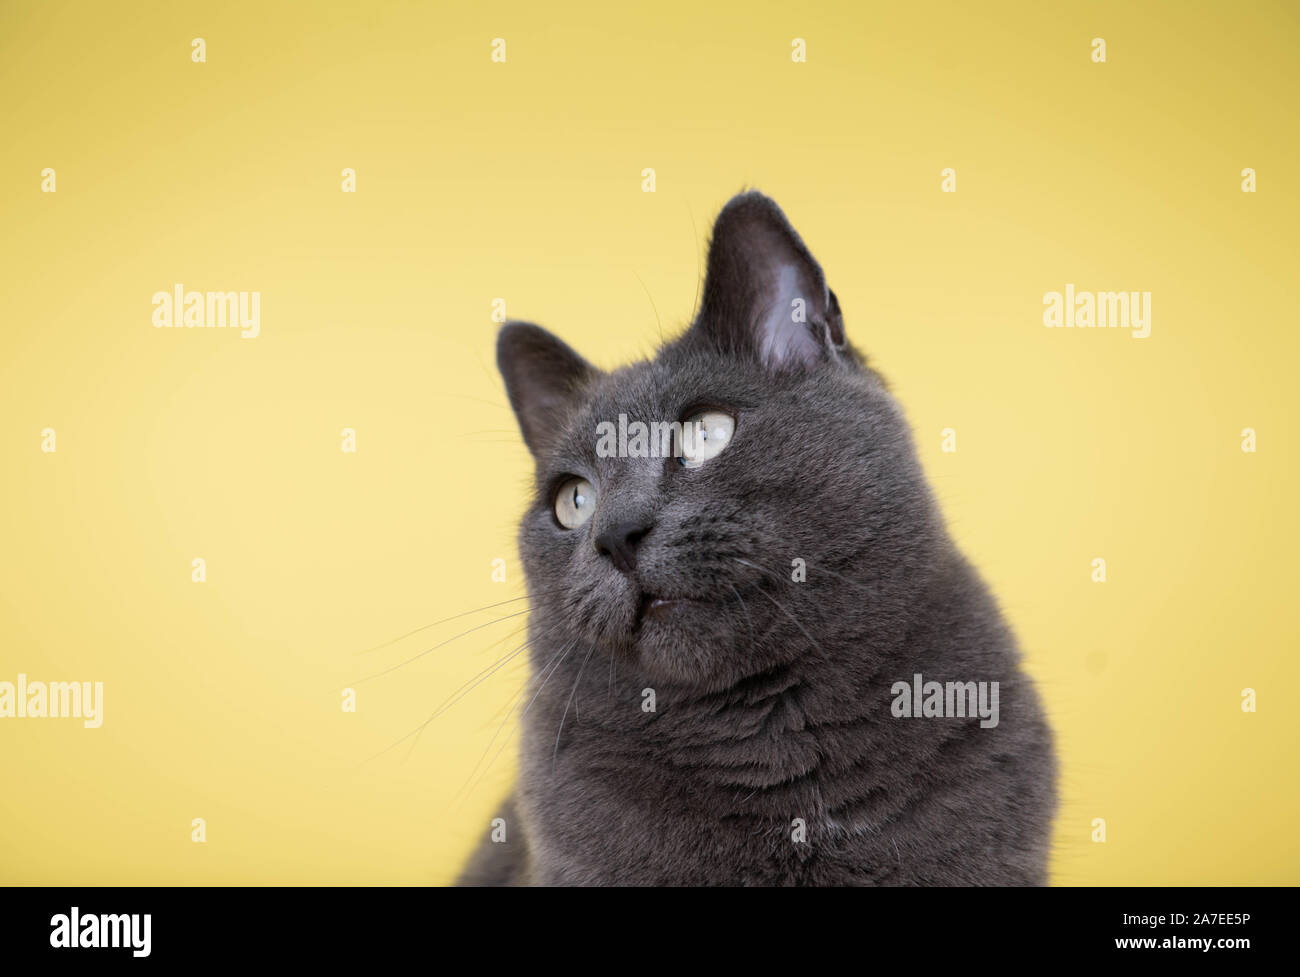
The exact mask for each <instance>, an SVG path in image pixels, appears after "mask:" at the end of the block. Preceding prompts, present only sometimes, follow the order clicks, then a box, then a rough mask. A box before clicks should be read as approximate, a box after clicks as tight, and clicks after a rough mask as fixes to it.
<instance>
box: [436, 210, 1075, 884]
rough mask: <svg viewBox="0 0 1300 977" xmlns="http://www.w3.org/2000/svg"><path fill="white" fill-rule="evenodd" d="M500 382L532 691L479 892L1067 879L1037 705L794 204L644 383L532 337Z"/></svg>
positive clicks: (729, 258) (732, 264)
mask: <svg viewBox="0 0 1300 977" xmlns="http://www.w3.org/2000/svg"><path fill="white" fill-rule="evenodd" d="M497 357H498V363H499V365H500V369H501V372H502V374H503V375H504V377H505V383H506V389H507V392H508V394H509V397H510V403H511V406H512V407H513V408H514V411H515V414H516V415H517V417H518V420H519V426H520V428H521V429H522V432H523V437H524V441H525V442H526V443H527V445H528V448H529V450H530V451H531V452H532V454H533V458H534V460H535V462H536V483H535V487H536V490H535V492H534V494H533V497H532V499H531V502H530V505H529V508H528V511H527V512H526V513H525V515H524V517H523V522H522V525H521V527H520V533H519V546H520V551H521V553H522V557H523V562H524V567H525V570H526V573H527V578H528V585H529V591H530V595H531V598H532V612H531V617H530V638H531V642H532V644H531V649H530V654H531V656H532V665H533V679H532V685H531V686H530V688H529V689H528V691H527V694H526V695H525V696H524V698H523V700H522V704H521V706H520V711H521V712H523V715H524V719H523V723H522V730H523V732H522V746H521V754H520V772H519V779H518V783H517V785H516V788H515V791H514V793H513V796H512V797H511V798H509V799H508V800H507V801H506V802H505V805H504V807H503V809H502V810H501V811H500V812H499V814H498V817H501V818H503V819H504V820H505V840H504V841H499V840H498V841H494V840H492V839H491V838H486V839H485V840H484V841H483V843H482V845H481V846H480V847H479V849H478V850H477V851H476V852H475V854H474V855H473V856H472V857H471V859H470V861H469V863H468V865H467V866H466V868H465V870H464V872H463V875H462V876H461V879H460V882H461V883H462V884H468V885H501V884H540V885H556V884H558V885H571V884H572V885H1041V884H1044V883H1045V882H1046V881H1047V857H1048V848H1049V844H1050V837H1049V835H1050V828H1051V819H1052V815H1053V812H1054V809H1055V806H1056V795H1055V759H1054V756H1053V751H1052V743H1051V732H1050V730H1049V729H1048V726H1047V724H1046V722H1045V720H1044V717H1043V713H1042V709H1041V707H1040V705H1039V700H1038V696H1037V694H1036V693H1035V691H1034V689H1033V687H1032V686H1031V684H1030V682H1029V680H1028V679H1027V678H1026V677H1025V675H1024V674H1023V673H1022V672H1021V671H1020V669H1019V667H1018V664H1017V662H1018V653H1017V650H1016V643H1015V639H1014V637H1013V636H1012V634H1011V632H1010V630H1009V629H1008V627H1007V624H1006V622H1005V621H1004V620H1003V619H1002V616H1001V614H1000V613H999V611H998V608H997V605H996V603H995V602H994V600H993V598H992V597H991V596H990V594H989V592H988V591H987V589H986V588H985V586H984V585H983V583H982V582H981V581H980V579H979V578H978V576H977V575H976V573H975V572H974V570H972V568H971V567H970V565H969V564H968V563H967V562H966V560H965V559H964V558H963V557H962V556H961V554H960V553H958V552H957V550H956V548H955V547H954V545H953V543H952V541H951V540H950V539H949V538H948V535H947V532H946V531H945V528H944V525H943V522H942V520H941V518H940V515H939V512H938V509H937V507H936V505H935V502H934V499H933V497H932V496H931V494H930V491H929V488H928V486H927V485H926V483H925V480H924V478H923V476H922V472H921V467H920V465H919V463H918V461H917V457H916V452H915V449H914V448H913V445H912V441H911V437H910V434H909V431H908V426H907V423H906V421H905V420H904V417H903V412H902V410H901V409H900V407H899V405H898V403H897V402H896V401H895V400H894V398H893V397H892V396H891V395H890V393H889V390H888V388H887V387H886V384H885V382H884V381H883V380H882V379H881V377H880V376H879V375H878V374H877V373H876V372H875V371H874V370H873V369H872V368H871V366H869V365H868V364H867V362H866V359H865V358H864V357H863V356H862V355H861V354H860V353H858V352H857V351H856V350H855V349H854V348H853V347H852V346H851V345H850V344H849V343H848V342H847V340H846V337H845V333H844V325H843V321H842V318H841V315H840V308H839V302H838V300H837V299H836V297H835V293H834V292H832V291H830V290H829V289H828V288H827V286H826V282H825V279H824V277H823V275H822V270H821V268H820V266H819V265H818V264H817V262H816V261H815V260H814V259H813V257H812V255H811V254H810V253H809V252H808V249H807V248H806V247H805V246H804V244H803V241H802V240H801V239H800V237H799V235H798V234H797V233H796V232H795V231H794V229H793V228H792V227H791V226H790V224H789V223H788V222H787V221H786V218H785V215H784V214H783V213H782V212H781V210H780V208H779V207H777V206H776V204H775V203H774V202H773V201H771V200H769V199H768V198H767V197H765V196H763V195H762V194H759V193H756V192H751V193H745V194H741V195H739V196H737V197H735V198H733V199H732V200H731V201H730V202H729V203H728V204H727V205H726V207H724V208H723V210H722V212H721V214H719V216H718V219H717V221H716V223H715V224H714V228H713V239H712V243H711V244H710V247H709V257H708V269H707V273H706V276H705V285H704V295H703V301H702V303H701V306H700V310H699V314H698V316H697V317H696V319H695V321H694V323H693V324H692V325H691V327H690V328H689V329H688V330H687V331H686V332H685V333H684V334H683V335H682V336H681V337H679V338H678V339H676V340H674V341H672V342H670V343H667V344H666V345H665V346H663V348H662V349H661V350H660V351H659V353H658V355H657V356H656V357H655V358H654V359H653V360H650V361H648V362H641V363H637V364H634V365H632V366H629V367H625V368H623V369H621V370H617V371H614V372H611V373H604V372H601V371H600V370H597V369H595V368H594V367H592V366H591V365H589V364H588V363H587V362H586V361H585V360H584V359H583V358H582V357H581V356H579V355H578V354H577V353H575V352H574V351H573V350H572V349H570V348H569V347H568V346H567V345H565V344H564V343H563V342H561V341H560V340H559V339H557V338H556V337H554V336H552V335H551V334H550V333H548V332H546V331H545V330H543V329H540V328H538V327H537V326H534V325H530V324H527V323H521V322H512V323H509V324H507V325H506V326H505V327H504V328H503V329H502V330H501V334H500V337H499V341H498V347H497ZM620 415H623V418H622V419H620ZM637 422H640V423H641V424H644V425H647V426H649V425H651V424H652V423H653V424H655V430H654V434H653V435H652V436H651V438H650V439H649V442H650V448H649V451H648V452H647V451H646V439H644V438H637V437H636V436H635V435H636V430H637V428H636V423H637ZM673 422H679V426H680V432H679V431H678V430H677V429H676V428H674V427H672V426H671V425H672V424H673ZM616 427H618V429H619V430H620V432H622V431H623V430H624V429H625V430H626V432H627V437H626V438H621V437H620V438H618V439H616V438H614V437H611V436H610V431H611V430H613V429H615V428H616ZM665 431H666V432H667V434H666V435H665ZM654 435H658V437H656V436H654ZM616 440H617V442H618V443H617V445H616V448H615V442H616ZM624 441H625V442H626V443H623V442H624ZM611 449H614V450H611ZM656 449H660V450H656ZM611 455H612V456H611ZM525 710H526V711H525Z"/></svg>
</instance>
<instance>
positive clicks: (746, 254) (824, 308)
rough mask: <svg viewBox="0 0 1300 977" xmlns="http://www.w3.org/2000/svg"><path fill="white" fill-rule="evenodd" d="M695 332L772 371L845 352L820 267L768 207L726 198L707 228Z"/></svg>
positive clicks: (764, 202)
mask: <svg viewBox="0 0 1300 977" xmlns="http://www.w3.org/2000/svg"><path fill="white" fill-rule="evenodd" d="M694 329H695V330H699V331H702V332H703V333H705V334H706V335H707V337H708V338H709V339H710V340H711V341H712V344H713V345H714V346H715V347H717V348H719V349H721V350H722V351H723V352H726V353H730V354H733V355H742V356H749V357H757V358H758V359H759V360H760V361H761V362H762V363H764V364H765V365H767V366H769V367H772V368H774V369H780V368H782V367H787V366H811V365H813V364H815V363H818V362H820V361H822V360H825V359H829V358H831V357H833V356H834V355H835V353H836V351H838V350H841V349H843V348H844V345H845V339H844V320H843V318H842V317H841V315H840V304H839V301H838V300H837V299H836V298H835V293H834V292H832V291H831V290H830V289H829V288H827V287H826V279H825V277H824V276H823V275H822V270H821V266H820V265H818V264H817V262H816V260H814V258H813V256H812V255H811V254H810V253H809V251H808V249H807V247H805V246H804V243H803V241H802V240H801V239H800V237H799V235H798V233H796V231H795V229H794V228H793V227H791V226H790V222H789V221H788V220H786V217H785V214H783V213H782V212H781V208H780V207H778V206H777V205H776V203H775V201H773V200H771V199H770V198H768V197H765V196H764V195H763V194H761V193H759V192H758V191H750V192H749V193H742V194H738V195H737V196H735V197H732V198H731V200H730V201H729V202H728V203H727V205H726V206H725V207H723V208H722V212H721V213H720V214H718V219H717V220H716V221H715V222H714V224H713V240H712V242H711V243H710V245H709V261H708V270H707V272H706V274H705V277H704V300H703V302H702V303H701V305H700V314H699V316H698V318H697V319H696V323H695V326H694Z"/></svg>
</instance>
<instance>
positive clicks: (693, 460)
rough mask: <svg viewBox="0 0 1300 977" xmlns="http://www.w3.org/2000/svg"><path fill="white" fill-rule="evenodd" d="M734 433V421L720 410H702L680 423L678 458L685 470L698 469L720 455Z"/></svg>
mask: <svg viewBox="0 0 1300 977" xmlns="http://www.w3.org/2000/svg"><path fill="white" fill-rule="evenodd" d="M735 433H736V419H735V418H734V417H732V416H731V415H730V414H725V413H723V412H722V411H720V410H702V411H699V412H698V413H695V414H692V415H691V416H690V417H688V418H686V420H684V421H682V442H681V446H680V449H679V451H678V458H680V459H681V463H682V464H683V465H684V466H685V467H687V468H699V467H700V466H701V465H702V464H704V463H705V462H706V461H708V460H709V459H710V458H716V457H717V456H718V455H720V454H722V452H723V450H724V449H725V448H726V447H727V445H729V444H731V436H732V435H733V434H735Z"/></svg>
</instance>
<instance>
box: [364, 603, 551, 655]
mask: <svg viewBox="0 0 1300 977" xmlns="http://www.w3.org/2000/svg"><path fill="white" fill-rule="evenodd" d="M561 589H562V588H559V587H557V588H555V589H553V590H540V591H537V592H536V593H535V594H524V595H522V596H521V597H511V598H510V599H509V600H499V601H497V602H496V603H495V604H484V605H483V606H482V607H475V608H473V609H471V610H468V611H461V612H460V613H459V614H453V615H452V616H451V617H444V618H443V619H442V620H441V621H434V622H433V623H432V624H425V625H422V626H420V627H418V628H416V629H415V630H414V631H407V632H406V634H403V635H399V636H398V637H396V638H393V639H391V640H389V641H385V642H384V643H383V644H379V645H375V646H374V647H373V648H366V649H364V650H362V651H358V652H357V653H356V654H358V655H369V654H370V653H371V652H375V651H381V650H383V649H384V648H391V647H392V646H393V645H395V644H397V643H398V642H399V641H405V640H406V639H407V638H411V637H414V636H415V635H417V634H420V633H422V632H424V631H428V630H429V629H430V628H436V627H437V626H438V625H439V624H446V623H448V622H449V621H455V620H458V619H460V618H462V617H469V616H470V615H471V614H479V613H481V612H483V611H487V610H491V609H492V608H494V607H504V606H505V605H506V604H515V603H518V602H519V601H521V600H528V599H529V598H530V597H534V596H536V597H545V596H546V595H548V594H553V593H556V592H558V591H559V590H561Z"/></svg>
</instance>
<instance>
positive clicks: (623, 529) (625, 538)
mask: <svg viewBox="0 0 1300 977" xmlns="http://www.w3.org/2000/svg"><path fill="white" fill-rule="evenodd" d="M651 525H652V524H651V523H648V522H645V521H644V520H636V521H634V522H621V523H619V524H618V525H617V526H611V527H610V528H609V529H606V530H605V531H604V532H603V533H601V534H600V535H599V536H597V537H596V552H597V553H600V554H601V555H603V556H607V557H609V558H610V559H611V560H612V561H613V563H614V566H616V567H618V569H619V572H620V573H623V574H626V575H628V576H631V575H632V573H633V572H634V571H635V570H636V548H637V544H638V543H640V542H641V540H642V539H644V538H645V535H646V533H648V532H650V529H651Z"/></svg>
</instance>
